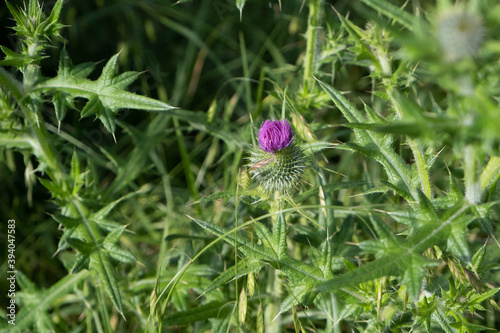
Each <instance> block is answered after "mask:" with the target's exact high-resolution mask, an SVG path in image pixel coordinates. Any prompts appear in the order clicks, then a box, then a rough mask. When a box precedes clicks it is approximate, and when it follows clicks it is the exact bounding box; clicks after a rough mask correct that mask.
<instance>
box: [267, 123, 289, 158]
mask: <svg viewBox="0 0 500 333" xmlns="http://www.w3.org/2000/svg"><path fill="white" fill-rule="evenodd" d="M292 140H293V132H292V128H291V127H290V124H289V123H288V121H287V120H285V119H283V120H281V121H280V120H274V121H271V120H266V121H265V122H264V124H262V126H261V127H260V130H259V144H260V148H262V150H264V151H266V152H268V153H274V152H275V151H278V150H281V149H283V148H286V147H288V145H289V144H290V143H291V142H292Z"/></svg>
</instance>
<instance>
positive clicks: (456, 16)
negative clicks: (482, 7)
mask: <svg viewBox="0 0 500 333" xmlns="http://www.w3.org/2000/svg"><path fill="white" fill-rule="evenodd" d="M437 33H438V39H439V43H440V44H441V48H442V50H443V52H444V56H445V58H446V59H447V60H448V61H451V62H453V61H458V60H461V59H463V58H466V57H470V56H474V55H475V54H476V53H477V52H478V50H479V48H480V47H481V44H482V42H483V39H484V35H485V29H484V26H483V21H482V19H481V16H479V15H478V14H476V13H474V12H472V11H468V10H466V9H465V8H460V7H456V8H453V9H447V10H444V11H443V12H442V13H441V14H440V15H439V17H438V20H437Z"/></svg>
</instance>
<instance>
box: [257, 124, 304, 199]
mask: <svg viewBox="0 0 500 333" xmlns="http://www.w3.org/2000/svg"><path fill="white" fill-rule="evenodd" d="M259 145H260V147H254V149H253V150H252V151H251V154H250V157H249V158H248V160H249V161H250V168H249V171H250V174H251V175H252V179H254V180H255V181H257V182H258V183H259V184H260V185H261V186H262V187H263V188H264V189H265V190H268V191H270V192H274V191H278V192H281V193H283V192H287V191H288V190H290V189H292V188H293V187H295V186H296V185H297V184H298V182H299V181H300V179H301V178H302V174H303V173H304V168H305V163H304V153H303V150H302V148H300V147H299V146H297V145H296V144H295V142H294V134H293V132H292V128H291V127H290V124H289V123H288V121H287V120H284V119H283V120H281V121H280V120H275V121H271V120H266V121H265V122H264V124H262V126H261V127H260V130H259Z"/></svg>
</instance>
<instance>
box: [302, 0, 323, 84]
mask: <svg viewBox="0 0 500 333" xmlns="http://www.w3.org/2000/svg"><path fill="white" fill-rule="evenodd" d="M320 17H321V0H309V18H308V20H307V36H306V39H307V46H306V57H305V60H304V81H303V84H304V93H305V94H308V93H309V88H310V87H311V86H312V84H313V82H314V81H313V75H314V65H315V62H316V61H315V60H316V52H317V49H316V48H317V42H318V27H319V21H320Z"/></svg>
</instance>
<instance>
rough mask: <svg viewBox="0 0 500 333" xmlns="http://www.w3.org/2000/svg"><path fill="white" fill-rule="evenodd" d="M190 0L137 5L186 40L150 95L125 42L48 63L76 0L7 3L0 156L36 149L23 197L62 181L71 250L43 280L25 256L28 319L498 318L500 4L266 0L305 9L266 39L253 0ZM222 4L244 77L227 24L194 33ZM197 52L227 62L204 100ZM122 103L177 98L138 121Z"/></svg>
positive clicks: (334, 328) (61, 324) (371, 328)
mask: <svg viewBox="0 0 500 333" xmlns="http://www.w3.org/2000/svg"><path fill="white" fill-rule="evenodd" d="M186 2H189V1H179V3H178V4H177V6H174V7H168V8H166V7H163V6H162V5H160V4H157V3H155V2H154V1H152V2H144V3H142V4H139V5H137V6H138V8H140V9H141V10H142V11H144V13H146V14H147V15H148V17H150V19H149V18H148V19H147V20H146V23H145V25H144V26H145V29H146V31H147V34H148V38H150V39H151V40H154V39H155V38H154V36H155V33H154V31H155V30H154V23H151V21H148V20H151V19H152V20H155V22H156V23H157V24H158V25H159V26H161V27H163V28H165V27H166V28H168V29H172V30H174V31H177V32H179V33H181V34H182V35H183V36H186V38H188V39H189V43H188V46H187V47H186V49H185V50H186V53H185V55H186V59H185V62H182V63H183V64H184V65H183V67H181V70H180V71H178V74H177V75H178V76H177V79H176V80H175V83H176V84H175V85H174V86H173V88H172V89H173V92H172V96H171V98H170V100H169V99H168V98H167V96H168V95H167V94H166V93H165V85H163V84H162V83H161V82H156V83H155V87H154V88H153V89H152V90H155V92H156V93H157V95H158V98H159V99H152V98H148V97H144V96H141V95H138V94H133V93H130V92H128V91H126V88H127V87H128V86H129V85H130V84H131V83H132V82H134V81H135V80H136V79H138V78H139V74H138V73H136V72H125V73H122V74H118V75H116V74H115V67H116V65H117V62H118V59H119V54H116V55H115V56H113V57H111V59H110V60H109V61H108V62H107V63H106V64H105V65H104V68H103V69H102V72H101V74H100V76H99V77H98V78H97V79H96V80H91V79H89V76H90V75H91V73H92V72H94V69H95V67H96V64H95V63H83V64H77V65H74V64H73V62H72V61H71V60H70V55H69V54H68V51H66V49H65V48H62V49H60V52H59V65H58V69H57V75H55V76H53V77H48V76H44V75H43V74H42V70H41V68H42V67H43V65H44V59H45V58H46V57H47V54H48V50H49V47H50V45H51V44H50V41H51V40H54V39H56V38H57V37H59V36H60V31H61V29H62V28H63V25H62V24H61V23H60V22H59V17H60V14H61V9H62V5H63V1H62V0H60V1H57V2H56V3H55V4H54V6H53V9H52V11H51V12H50V13H49V14H44V12H43V11H41V10H40V7H39V4H38V3H37V2H36V1H35V0H30V1H29V3H28V4H27V5H26V6H25V7H24V9H19V8H17V7H15V6H13V5H11V4H10V3H8V2H7V5H8V9H9V11H10V13H11V15H12V16H13V18H14V20H15V24H16V26H15V27H14V30H15V32H16V35H17V37H18V38H19V40H20V41H21V44H20V46H19V50H12V49H10V48H7V47H6V46H2V48H1V49H2V51H3V53H4V54H5V58H4V60H2V61H1V62H0V65H1V66H3V67H2V68H0V84H1V89H0V92H1V103H2V109H1V112H2V113H1V119H0V121H1V124H2V129H1V131H0V144H1V148H2V154H3V157H2V158H3V159H4V161H7V162H8V159H9V158H12V154H13V153H15V154H20V155H21V156H23V162H24V165H25V170H26V172H25V173H26V175H27V176H26V184H27V186H28V188H29V189H31V190H29V191H28V197H30V194H29V193H31V192H30V191H32V188H33V187H38V186H40V185H41V186H43V187H45V188H46V189H47V190H48V191H49V192H50V194H51V203H52V205H53V206H52V207H50V208H47V209H50V212H51V213H50V214H51V216H50V218H51V219H52V220H53V221H55V222H56V223H57V224H55V223H53V222H52V224H48V225H50V226H51V228H54V229H55V228H57V225H59V226H61V229H62V231H61V233H60V239H59V243H58V247H57V249H56V251H55V253H51V254H50V256H52V255H53V256H54V257H57V258H58V259H59V260H61V262H62V263H63V265H64V267H65V269H67V273H65V274H64V275H63V276H62V277H61V278H60V279H59V280H58V281H55V282H53V283H52V285H50V286H48V287H44V286H41V285H37V283H36V281H35V282H32V281H30V279H29V278H28V276H27V275H28V273H29V271H28V270H27V269H26V267H24V272H23V270H22V269H20V272H19V275H18V285H19V287H20V292H19V293H18V295H19V296H18V299H19V303H20V304H21V309H20V310H19V313H18V317H17V324H16V326H15V329H17V330H18V331H23V330H29V329H33V330H36V331H41V332H46V331H71V330H74V329H81V330H83V329H86V330H87V331H105V332H112V331H129V330H131V329H135V330H139V331H151V332H155V331H187V332H198V331H208V330H210V331H211V332H227V331H242V332H264V331H265V332H283V331H296V332H305V331H318V332H335V333H337V332H348V331H349V332H350V331H353V332H410V331H411V332H478V331H482V330H487V329H490V330H494V329H498V328H499V327H500V322H499V320H498V317H499V316H498V311H499V306H498V304H497V300H498V295H497V292H498V281H499V280H500V270H499V263H498V256H499V254H500V245H499V244H498V241H497V238H498V231H497V230H498V228H497V225H498V207H497V204H498V197H499V196H498V192H497V191H496V184H497V181H498V179H499V177H500V151H499V149H498V146H499V143H500V134H499V133H500V132H499V131H498V127H499V126H500V112H499V110H500V108H499V100H500V98H499V96H500V91H499V88H498V87H499V79H498V78H499V77H500V67H499V65H498V59H499V55H500V53H499V50H500V48H499V47H498V45H499V43H500V41H499V40H498V36H497V35H496V34H495V33H494V32H495V31H498V29H499V28H500V20H499V19H498V18H499V17H500V16H499V15H498V13H499V12H500V5H498V4H496V3H495V2H494V1H492V0H487V1H471V2H469V3H461V2H460V3H457V4H454V3H451V2H449V1H447V0H441V1H437V3H435V2H433V1H421V2H411V3H410V2H404V3H403V2H401V3H398V2H397V1H393V2H388V1H383V0H362V1H356V2H353V3H352V4H351V6H352V7H351V8H349V10H347V9H346V8H345V7H344V5H345V4H342V2H339V3H338V4H337V3H332V4H329V3H327V2H323V1H321V0H309V1H306V2H304V3H302V2H299V1H297V2H296V3H295V4H293V2H290V3H292V4H285V3H283V4H282V3H281V2H271V3H269V7H270V8H269V9H268V10H269V11H268V12H266V13H267V14H269V13H272V14H273V15H274V16H275V17H279V15H281V13H284V12H285V11H288V10H291V13H292V15H288V16H287V17H286V20H288V21H287V24H288V26H287V29H283V30H282V31H285V33H284V34H285V37H286V38H282V40H280V38H278V36H282V35H280V30H279V29H278V28H279V25H277V26H278V28H277V30H272V32H269V36H266V39H265V42H264V43H263V44H264V47H263V48H262V49H261V52H260V53H259V50H257V51H255V50H253V51H251V52H250V50H251V49H250V48H247V46H246V45H247V44H246V43H245V38H248V37H251V36H252V31H253V32H255V35H258V32H261V30H258V29H257V28H255V27H252V29H254V30H245V27H246V28H248V26H246V25H244V24H243V22H244V21H245V20H256V19H261V17H260V14H259V15H256V16H253V15H251V14H250V13H251V12H252V6H254V4H253V3H252V2H249V3H247V2H246V1H245V0H236V1H235V3H234V7H232V6H233V5H232V3H230V2H227V3H226V2H224V1H218V2H215V5H214V6H216V8H215V9H214V8H212V7H210V5H207V4H200V5H199V8H198V7H197V8H198V10H197V9H196V8H195V7H194V6H197V5H196V4H185V3H186ZM221 4H224V7H223V8H224V12H223V15H221V14H222V12H221V11H220V9H221V8H222V7H221V6H220V5H221ZM302 5H304V8H302V10H300V8H301V6H302ZM183 6H186V7H185V8H186V9H184V7H183ZM189 6H191V7H189ZM255 6H257V5H255ZM287 6H289V7H287ZM294 6H296V7H294ZM306 9H307V10H306ZM189 10H192V11H195V12H196V13H197V16H196V19H195V22H194V25H193V26H192V27H191V29H192V31H191V30H188V29H187V28H185V27H184V26H183V25H182V24H180V23H178V22H175V21H174V20H172V17H178V18H179V20H180V21H182V22H190V21H189V20H190V17H191V15H190V14H188V13H190V12H189ZM214 10H215V11H216V14H218V15H212V16H213V17H215V18H216V19H219V20H221V23H220V27H221V28H223V27H224V26H225V25H231V24H236V22H235V21H234V17H235V16H236V17H237V19H238V20H241V23H240V24H241V29H242V30H243V31H244V32H240V33H239V34H238V35H237V36H236V37H234V38H235V39H236V43H233V42H234V41H227V40H226V42H227V43H228V44H229V45H233V46H234V45H236V46H237V47H236V50H237V51H239V52H240V55H239V58H238V61H239V62H240V63H241V68H240V69H241V72H242V73H243V76H244V77H245V79H243V80H241V79H235V78H234V77H232V76H231V75H230V73H231V71H230V70H229V69H228V67H227V66H226V65H224V63H223V62H222V61H221V60H220V58H219V57H226V53H227V52H226V49H225V48H224V49H223V51H221V50H218V49H217V48H216V47H215V46H213V47H212V49H211V48H210V47H209V45H211V44H212V43H213V41H214V39H217V38H219V37H218V33H217V28H214V30H213V35H210V36H208V37H207V36H204V38H206V40H204V41H202V39H200V38H198V37H197V36H198V35H197V34H199V35H202V31H203V29H204V28H205V25H204V24H205V22H204V20H207V22H208V20H209V19H211V17H210V15H207V13H211V12H212V11H214ZM293 10H296V11H295V12H293ZM287 13H290V12H287ZM212 14H213V13H212ZM305 16H307V17H305ZM302 18H303V20H302V23H301V19H302ZM137 19H138V20H139V18H137ZM184 20H185V21H184ZM231 20H233V21H231ZM147 22H149V23H147ZM191 23H193V22H191ZM152 25H153V27H152ZM298 27H304V29H303V31H302V33H303V35H300V36H301V37H300V38H301V39H300V40H303V38H305V44H303V45H301V44H300V43H298V44H297V45H299V46H295V47H296V48H297V49H298V50H299V52H297V53H296V55H297V59H298V60H297V59H293V60H289V63H286V58H285V57H283V56H282V55H279V54H278V53H279V52H280V48H284V47H285V45H288V46H287V47H291V46H290V44H288V42H286V41H287V40H288V39H287V38H288V37H289V36H288V35H286V34H290V35H293V34H294V33H296V32H297V31H298V29H299V28H298ZM70 29H71V28H70ZM297 35H299V34H297ZM297 38H298V37H297ZM278 40H280V43H282V44H278ZM283 41H285V42H283ZM261 44H262V43H261ZM277 45H279V47H277ZM196 48H200V51H199V53H195V52H194V50H195V49H196ZM219 51H220V52H219ZM266 52H268V53H269V54H271V55H272V57H273V61H270V62H269V63H266V66H263V65H262V63H264V60H263V59H264V55H263V54H264V53H266ZM283 52H284V51H283ZM174 54H175V52H174ZM195 54H197V56H196V57H195V56H194V55H195ZM221 55H223V56H221ZM205 58H208V59H210V61H212V62H213V65H214V67H215V68H216V69H217V71H218V72H220V73H222V74H221V75H222V77H223V82H224V84H223V85H222V86H221V87H220V89H219V90H217V92H216V93H214V92H213V89H211V88H212V87H213V86H214V84H213V83H212V82H211V80H212V79H213V75H214V74H213V73H211V75H212V76H210V75H208V77H209V78H210V79H207V81H206V82H205V84H206V85H207V87H209V88H208V89H207V90H204V94H206V95H208V97H207V99H209V100H210V101H212V102H211V103H208V104H207V105H206V110H207V111H206V112H201V113H200V112H193V111H187V110H183V109H176V108H173V107H171V106H170V105H182V108H186V107H185V106H186V105H188V106H189V103H191V102H190V101H191V100H192V98H191V97H192V96H194V95H195V93H196V88H198V89H201V87H202V82H203V74H202V73H200V66H201V67H202V66H203V62H204V61H205ZM138 59H141V57H138ZM191 60H192V61H191ZM190 61H191V62H190ZM179 63H181V61H180V60H179ZM292 63H293V64H294V65H291V64H292ZM190 64H192V67H189V66H191V65H190ZM228 66H230V65H228ZM231 66H232V65H231ZM259 66H260V67H262V70H261V71H260V74H257V75H256V74H255V73H256V68H258V67H259ZM152 68H157V67H154V66H152ZM183 70H185V71H183ZM186 72H189V73H192V77H191V80H188V79H187V78H186V76H185V75H186V74H185V73H186ZM297 72H300V73H301V74H303V75H302V76H300V75H297ZM257 73H258V72H257ZM254 77H258V79H256V80H253V79H254ZM254 82H257V85H258V87H257V89H253V88H252V84H254ZM264 88H265V89H267V91H268V96H267V97H265V96H264V90H265V89H264ZM229 89H232V91H233V92H232V93H233V95H232V97H231V98H225V97H222V95H223V94H224V93H225V91H226V90H229ZM343 91H345V92H343ZM219 94H221V96H219ZM206 95H203V96H206ZM160 99H161V100H165V101H167V100H168V101H169V104H167V103H166V102H163V101H160ZM276 108H281V112H277V111H276V110H275V109H276ZM120 109H139V110H147V111H162V112H163V111H164V113H162V114H159V115H156V117H153V118H148V119H147V122H146V125H144V124H141V126H142V127H141V126H140V125H136V124H131V123H130V122H127V119H117V118H116V114H117V112H118V110H120ZM69 110H77V112H79V114H80V117H81V118H84V117H88V116H93V117H95V118H97V119H99V120H100V121H101V123H102V124H103V126H104V128H102V129H101V130H103V131H107V132H108V133H111V134H113V138H114V140H113V141H115V142H116V144H115V145H116V146H118V147H125V148H124V149H125V150H127V152H125V153H124V152H119V151H118V150H116V147H115V148H108V147H102V148H100V152H97V151H95V150H94V149H92V148H90V147H89V145H87V144H82V142H81V141H80V140H79V139H78V135H79V134H78V132H72V133H68V131H69V130H70V126H69V125H70V124H68V126H65V122H70V121H68V120H67V118H68V117H67V113H68V111H69ZM71 112H74V111H71ZM129 112H131V111H129ZM339 124H342V126H338V125H339ZM117 125H118V126H119V127H120V128H122V129H123V130H124V131H125V132H126V134H127V135H128V136H130V137H131V142H130V141H127V140H128V139H127V135H119V136H118V137H117V138H116V137H115V136H114V133H115V132H116V130H117ZM188 131H189V132H190V133H195V136H194V137H190V136H187V135H186V132H188ZM170 136H173V137H174V139H173V140H171V139H170ZM121 142H126V143H128V144H129V145H130V146H133V148H130V149H131V151H130V152H129V150H130V149H127V148H126V144H124V145H122V144H121ZM173 146H175V147H176V148H175V149H176V150H175V152H173V151H172V147H173ZM164 148H165V149H164ZM222 149H223V151H221V150H222ZM200 155H203V156H204V157H202V158H200V157H199V156H200ZM5 156H6V157H5ZM9 156H10V157H9ZM218 156H220V157H218ZM161 157H164V160H165V161H163V160H162V158H161ZM173 158H178V159H179V160H180V161H181V162H180V163H178V164H175V165H174V166H172V164H169V162H170V161H169V159H173ZM82 161H85V162H84V163H82ZM146 161H148V162H146ZM245 161H246V162H245ZM147 163H148V164H147ZM6 165H7V166H4V167H3V169H2V172H3V171H4V170H6V169H7V167H9V166H8V165H9V164H8V163H6ZM10 165H12V163H11V164H10ZM9 168H10V170H12V172H15V171H16V168H15V167H12V166H10V167H9ZM182 172H183V173H184V177H182V178H181V179H180V180H179V179H177V178H178V177H177V178H176V177H175V176H176V175H177V174H179V173H182ZM103 174H106V175H109V174H111V176H106V177H103ZM35 178H36V180H38V183H39V184H38V183H37V184H35V180H34V179H35ZM158 179H159V180H158ZM4 181H5V180H4ZM157 183H159V184H161V185H157ZM165 202H166V203H165ZM186 203H189V204H188V205H186ZM37 204H38V203H37ZM181 207H182V208H181ZM186 215H187V216H186ZM127 216H128V218H127ZM123 221H128V223H127V222H123ZM189 221H191V222H192V223H191V224H188V223H189ZM121 222H122V223H121ZM188 225H189V228H188V227H187V226H188ZM191 227H192V228H191ZM200 227H201V228H200ZM157 229H158V230H157ZM126 231H130V232H128V233H127V232H126ZM207 232H208V233H207ZM213 236H215V238H214V237H213ZM51 241H53V240H51ZM51 260H56V259H55V258H54V259H51ZM82 313H83V314H84V315H83V316H81V314H82ZM82 318H84V319H82ZM3 327H4V328H5V329H8V326H7V324H5V325H4V326H3ZM10 328H11V327H10Z"/></svg>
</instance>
